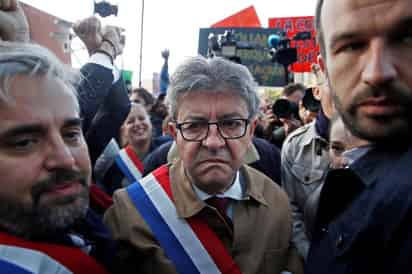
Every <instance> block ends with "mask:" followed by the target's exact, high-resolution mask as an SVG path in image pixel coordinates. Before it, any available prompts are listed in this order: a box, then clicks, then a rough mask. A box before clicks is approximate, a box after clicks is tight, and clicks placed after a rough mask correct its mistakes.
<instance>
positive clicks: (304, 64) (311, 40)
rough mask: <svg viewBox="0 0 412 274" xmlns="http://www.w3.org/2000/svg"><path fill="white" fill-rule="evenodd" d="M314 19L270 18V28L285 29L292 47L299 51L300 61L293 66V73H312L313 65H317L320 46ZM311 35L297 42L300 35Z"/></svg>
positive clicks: (309, 17)
mask: <svg viewBox="0 0 412 274" xmlns="http://www.w3.org/2000/svg"><path fill="white" fill-rule="evenodd" d="M313 19H314V17H313V16H303V17H284V18H269V28H278V29H283V31H284V32H285V33H286V35H287V37H288V38H289V39H291V47H294V48H296V49H297V52H298V61H297V62H296V63H294V64H293V65H292V71H293V72H310V71H311V69H310V67H311V64H313V63H316V59H317V58H316V57H317V55H318V54H319V45H318V44H317V43H316V34H315V27H314V21H313ZM309 33H310V37H307V36H306V37H303V36H304V35H303V36H302V37H301V38H303V39H302V40H296V38H298V37H299V36H300V35H302V34H309ZM305 38H306V39H305Z"/></svg>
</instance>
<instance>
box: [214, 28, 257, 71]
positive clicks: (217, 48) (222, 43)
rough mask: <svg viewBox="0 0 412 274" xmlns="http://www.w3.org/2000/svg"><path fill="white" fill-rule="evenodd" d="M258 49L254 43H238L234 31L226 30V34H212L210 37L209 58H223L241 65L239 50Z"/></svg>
mask: <svg viewBox="0 0 412 274" xmlns="http://www.w3.org/2000/svg"><path fill="white" fill-rule="evenodd" d="M256 48H257V47H256V45H254V44H252V43H248V42H242V41H237V40H236V38H235V35H234V31H233V30H226V31H225V33H224V34H219V35H216V34H214V33H211V34H210V35H209V37H208V57H214V56H221V57H224V58H226V59H229V60H231V61H234V62H237V63H240V64H241V63H242V61H241V60H240V57H239V56H238V55H237V50H240V49H246V50H253V49H256Z"/></svg>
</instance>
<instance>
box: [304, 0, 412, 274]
mask: <svg viewBox="0 0 412 274" xmlns="http://www.w3.org/2000/svg"><path fill="white" fill-rule="evenodd" d="M411 6H412V0H399V1H392V0H370V1H357V0H340V1H331V0H319V1H318V5H317V10H316V27H317V33H318V38H319V44H320V45H321V53H322V55H323V57H324V58H323V59H324V63H321V67H323V68H324V69H325V71H326V75H327V77H328V80H329V86H330V89H331V92H332V95H333V99H334V102H335V105H336V108H337V111H338V112H339V114H340V115H341V117H342V120H343V121H344V123H345V126H346V127H347V128H348V129H349V130H350V131H351V133H353V134H354V135H355V136H356V137H359V138H362V139H365V140H367V141H369V142H371V143H372V147H371V148H367V149H365V148H360V149H358V150H357V151H356V153H352V156H351V157H352V158H353V159H350V160H351V161H350V162H353V164H352V165H350V168H348V169H344V170H335V171H333V172H331V173H329V174H328V177H327V179H326V181H325V184H324V187H323V190H322V193H321V197H320V201H319V210H318V216H317V223H316V225H315V226H316V228H315V234H314V237H313V241H312V246H311V248H310V251H309V256H308V263H307V268H306V272H305V273H316V274H322V273H334V274H339V273H342V274H343V273H410V272H411V270H412V260H411V252H412V237H411V230H412V221H411V220H412V200H411V193H412V184H411V177H412V169H411V163H412V147H411V138H412V80H411V79H412V70H411V69H410V64H411V62H412V43H411V18H412V9H411Z"/></svg>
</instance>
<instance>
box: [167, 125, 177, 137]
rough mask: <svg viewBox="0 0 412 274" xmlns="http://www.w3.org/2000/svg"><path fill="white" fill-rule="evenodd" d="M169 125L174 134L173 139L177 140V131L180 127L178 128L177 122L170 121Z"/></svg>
mask: <svg viewBox="0 0 412 274" xmlns="http://www.w3.org/2000/svg"><path fill="white" fill-rule="evenodd" d="M167 127H168V128H169V132H170V135H172V137H173V139H175V140H176V137H177V132H178V129H177V128H176V123H173V122H169V123H168V124H167Z"/></svg>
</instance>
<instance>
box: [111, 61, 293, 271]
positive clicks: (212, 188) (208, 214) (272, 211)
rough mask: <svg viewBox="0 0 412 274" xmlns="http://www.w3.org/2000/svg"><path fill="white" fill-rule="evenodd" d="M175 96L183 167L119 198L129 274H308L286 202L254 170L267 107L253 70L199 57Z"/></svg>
mask: <svg viewBox="0 0 412 274" xmlns="http://www.w3.org/2000/svg"><path fill="white" fill-rule="evenodd" d="M167 94H168V95H167V96H168V98H167V99H168V102H169V104H170V108H171V115H172V117H173V120H174V122H173V123H171V124H170V125H169V126H170V132H171V133H172V135H173V137H174V139H175V141H176V145H177V150H178V153H179V157H178V159H177V160H175V161H174V162H173V163H171V164H170V165H167V166H162V167H160V168H159V169H157V170H155V171H153V172H152V173H151V174H149V175H148V176H146V177H145V178H143V179H142V180H140V181H139V182H136V183H134V184H132V185H131V186H130V187H128V188H127V189H124V190H120V191H118V192H116V193H115V194H114V206H113V207H112V208H110V209H109V210H108V212H107V213H106V216H105V220H106V223H107V224H108V225H109V227H110V228H111V230H112V232H113V236H114V238H115V239H116V240H117V241H118V243H119V250H118V253H117V254H118V256H117V260H118V262H119V266H121V267H119V270H120V272H122V271H123V270H124V269H128V270H129V271H130V270H131V269H133V270H135V271H136V273H166V274H168V273H281V272H282V271H290V272H292V273H300V272H301V265H300V261H299V257H298V256H297V253H296V252H295V250H294V249H293V248H292V247H291V246H290V239H291V217H290V209H289V204H288V199H287V196H286V194H285V193H284V192H283V191H282V190H281V189H280V188H279V187H278V186H277V185H276V184H274V183H273V182H272V181H271V180H270V179H269V178H267V177H266V176H264V175H263V174H261V173H259V172H258V171H256V170H254V169H252V168H250V167H247V166H246V165H244V162H245V160H246V159H245V155H246V154H247V152H248V149H249V148H250V146H251V140H252V137H253V133H254V129H255V126H256V113H257V111H258V106H259V98H258V97H257V94H256V84H255V82H254V80H253V77H252V76H251V74H250V72H249V71H248V70H247V69H246V68H245V67H244V66H241V65H238V64H234V63H232V62H230V61H227V60H224V59H221V58H213V59H210V60H207V59H204V58H203V57H195V58H191V59H188V60H187V61H186V62H185V63H183V64H182V65H181V66H179V67H178V68H177V70H176V72H175V73H174V74H173V75H172V77H171V79H170V85H169V88H168V93H167ZM127 166H128V165H127V163H125V167H127Z"/></svg>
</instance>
